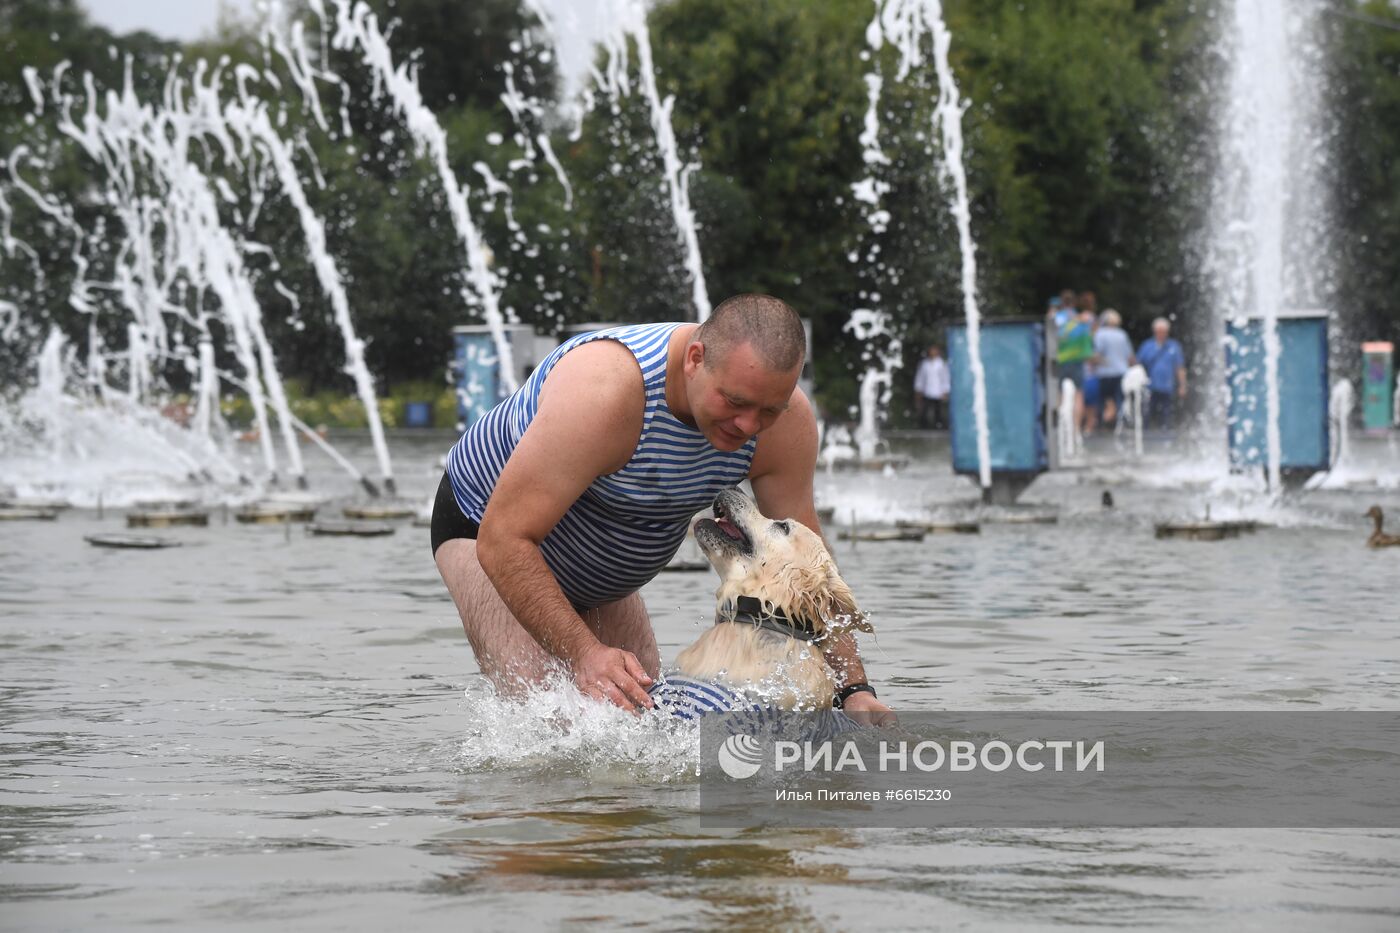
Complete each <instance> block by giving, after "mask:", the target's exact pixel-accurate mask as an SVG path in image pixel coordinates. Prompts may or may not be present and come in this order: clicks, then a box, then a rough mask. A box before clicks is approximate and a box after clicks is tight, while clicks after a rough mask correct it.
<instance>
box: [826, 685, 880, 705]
mask: <svg viewBox="0 0 1400 933" xmlns="http://www.w3.org/2000/svg"><path fill="white" fill-rule="evenodd" d="M857 693H868V694H870V695H871V696H873V697H874V696H879V694H877V693H876V692H875V688H874V687H872V686H870V684H864V683H862V684H847V685H846V686H844V687H842V688H841V689H840V690H837V691H836V696H834V697H832V700H831V705H832V707H834V708H835V709H840V708H841V707H843V706H845V705H846V701H847V700H849V699H850V698H851V697H852V696H854V695H855V694H857Z"/></svg>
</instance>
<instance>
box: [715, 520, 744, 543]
mask: <svg viewBox="0 0 1400 933" xmlns="http://www.w3.org/2000/svg"><path fill="white" fill-rule="evenodd" d="M715 524H716V525H718V526H719V530H720V531H722V532H724V533H725V534H727V535H729V537H731V538H733V539H734V540H735V541H742V540H744V533H743V532H742V531H740V530H739V526H738V525H735V524H734V523H733V522H731V521H730V520H729V519H727V518H717V519H715Z"/></svg>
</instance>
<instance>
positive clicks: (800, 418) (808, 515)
mask: <svg viewBox="0 0 1400 933" xmlns="http://www.w3.org/2000/svg"><path fill="white" fill-rule="evenodd" d="M816 465H817V419H816V416H815V415H814V414H813V413H812V405H811V403H810V402H809V401H807V396H806V395H805V394H804V393H803V392H802V390H801V389H798V390H797V391H796V392H794V393H793V395H792V403H791V405H790V406H789V407H788V410H787V411H785V412H783V415H782V417H781V418H779V419H778V420H777V421H776V422H774V423H773V426H772V427H771V428H769V429H768V430H767V431H765V432H763V434H761V435H759V439H758V450H757V451H755V453H754V462H753V469H752V472H751V474H750V477H749V481H750V482H751V483H752V484H753V492H754V498H755V499H756V500H757V501H758V510H759V511H760V512H762V513H763V514H764V515H770V516H772V517H774V518H778V517H782V518H795V519H797V520H798V521H799V522H801V523H802V524H804V525H806V526H807V527H808V528H810V529H812V530H813V531H815V532H816V533H817V534H819V535H820V534H821V533H822V529H821V523H820V521H819V520H818V519H817V508H816V505H815V503H814V502H813V498H812V496H813V493H812V477H813V474H814V473H815V471H816ZM823 540H825V538H823ZM829 548H830V542H828V549H829ZM824 654H825V656H826V661H827V663H828V664H830V665H831V669H832V670H833V671H835V672H836V676H837V679H838V681H839V682H840V683H842V684H848V683H851V684H854V683H863V682H864V681H865V667H864V665H862V664H861V662H860V652H859V651H858V650H857V648H856V640H855V637H854V636H853V635H851V634H850V633H847V634H845V635H842V636H841V637H840V638H838V639H837V640H836V641H835V642H834V643H832V644H831V645H829V646H828V647H827V648H826V650H825V652H824Z"/></svg>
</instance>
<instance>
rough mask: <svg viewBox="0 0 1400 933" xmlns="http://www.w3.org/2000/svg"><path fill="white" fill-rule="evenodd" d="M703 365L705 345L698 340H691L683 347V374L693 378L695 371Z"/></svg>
mask: <svg viewBox="0 0 1400 933" xmlns="http://www.w3.org/2000/svg"><path fill="white" fill-rule="evenodd" d="M703 365H705V345H704V344H703V343H701V342H700V341H698V340H692V341H691V342H690V343H688V344H686V346H685V367H684V368H685V374H686V375H687V376H693V375H694V374H695V371H696V370H698V369H699V368H700V367H701V366H703Z"/></svg>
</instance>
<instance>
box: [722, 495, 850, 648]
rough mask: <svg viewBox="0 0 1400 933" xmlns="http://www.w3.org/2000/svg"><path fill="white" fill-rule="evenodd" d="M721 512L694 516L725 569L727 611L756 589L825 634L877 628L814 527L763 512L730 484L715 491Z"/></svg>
mask: <svg viewBox="0 0 1400 933" xmlns="http://www.w3.org/2000/svg"><path fill="white" fill-rule="evenodd" d="M714 512H715V517H714V518H713V519H709V518H702V519H699V520H698V521H696V523H695V540H696V541H697V542H698V543H699V544H700V547H701V548H702V549H703V550H704V552H705V556H706V557H708V558H709V560H710V564H711V565H712V566H713V567H714V568H715V571H716V572H717V573H718V574H719V576H720V585H719V590H718V591H717V592H716V594H715V595H716V597H717V598H718V602H719V605H720V607H721V611H722V612H723V611H732V609H733V607H734V606H735V605H736V603H737V600H738V597H740V596H751V597H753V598H754V599H757V600H759V601H761V602H762V603H763V606H764V609H765V611H769V612H771V611H774V610H781V611H782V612H783V613H785V614H786V615H787V616H788V617H789V618H790V619H794V620H799V619H800V620H805V621H810V622H811V624H812V625H813V627H814V628H815V630H816V632H817V634H818V636H820V637H822V638H825V637H827V636H829V635H840V634H841V633H842V632H843V631H846V630H848V629H851V628H858V629H860V630H861V631H865V632H869V631H873V629H872V628H871V627H870V623H869V622H867V621H866V619H865V616H864V614H863V613H862V612H861V611H860V609H859V608H858V607H857V606H856V601H855V597H854V596H853V595H852V594H851V588H850V587H849V586H847V585H846V581H845V580H842V579H841V575H840V574H838V573H837V572H836V563H835V562H834V561H833V560H832V559H831V555H830V554H829V553H828V552H827V550H826V545H825V544H823V543H822V539H821V537H820V536H819V535H817V534H816V533H815V532H814V531H812V530H811V529H810V528H808V527H807V526H806V525H803V524H802V523H801V522H798V521H794V520H792V519H780V520H775V519H770V518H766V517H764V515H763V514H762V513H760V512H759V511H758V507H757V506H756V505H754V503H753V500H751V499H750V498H749V497H748V496H746V495H744V494H743V493H741V492H739V491H738V490H737V489H729V490H725V491H724V492H722V493H720V494H719V495H718V496H716V497H715V504H714Z"/></svg>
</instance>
